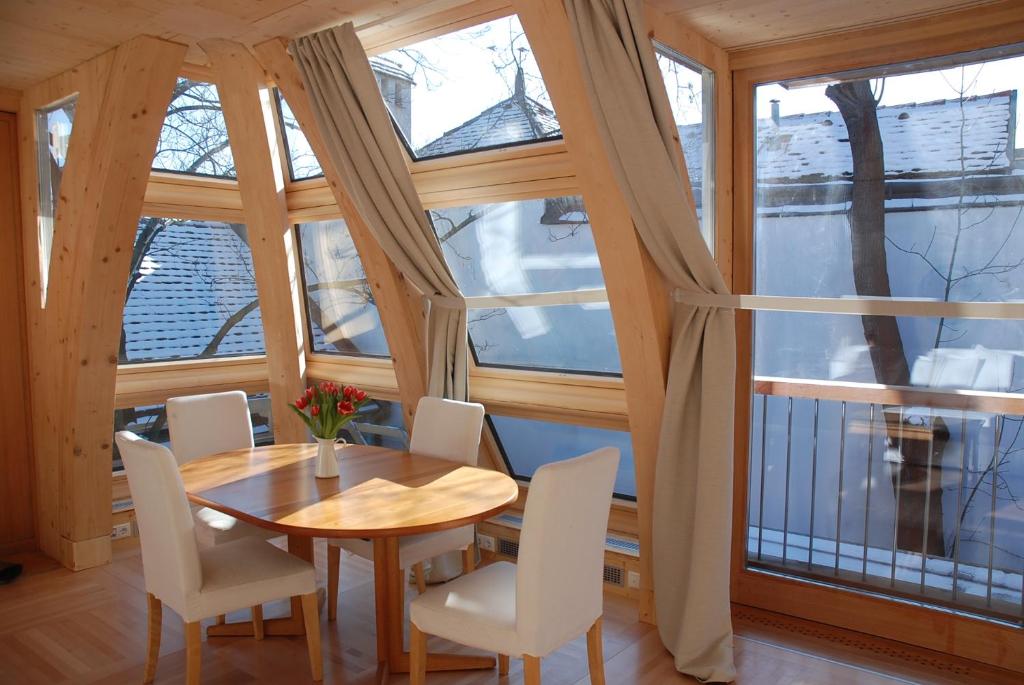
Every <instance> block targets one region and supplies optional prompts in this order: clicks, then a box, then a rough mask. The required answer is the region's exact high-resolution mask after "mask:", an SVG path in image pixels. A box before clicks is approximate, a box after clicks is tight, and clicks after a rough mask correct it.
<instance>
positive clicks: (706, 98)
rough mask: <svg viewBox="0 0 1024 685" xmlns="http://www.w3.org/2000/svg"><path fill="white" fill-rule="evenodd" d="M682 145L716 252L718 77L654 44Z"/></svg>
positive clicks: (707, 236) (703, 223)
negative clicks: (716, 110)
mask: <svg viewBox="0 0 1024 685" xmlns="http://www.w3.org/2000/svg"><path fill="white" fill-rule="evenodd" d="M654 50H655V54H656V56H657V58H658V66H659V67H661V76H662V79H664V81H665V90H666V91H667V92H668V100H669V104H670V105H671V106H672V116H673V117H674V118H675V122H676V128H677V129H678V130H679V144H680V145H681V146H682V148H683V156H684V158H685V159H686V171H687V173H688V174H689V175H690V185H691V186H692V188H693V199H694V202H695V203H696V207H697V216H698V218H699V219H700V227H701V233H702V234H703V235H704V242H706V243H707V245H708V248H709V249H710V250H711V252H712V254H714V251H715V127H714V122H715V75H714V72H712V71H711V70H710V69H708V68H707V67H705V66H703V65H701V64H699V63H697V62H695V61H693V60H691V59H689V58H687V57H684V56H683V55H680V54H679V53H678V52H676V51H674V50H672V49H670V48H668V47H665V46H664V45H661V44H659V43H655V44H654Z"/></svg>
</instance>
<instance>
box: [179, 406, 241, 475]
mask: <svg viewBox="0 0 1024 685" xmlns="http://www.w3.org/2000/svg"><path fill="white" fill-rule="evenodd" d="M167 427H168V428H169V429H170V433H171V450H172V451H173V452H174V457H175V458H176V459H177V460H178V463H179V464H185V463H187V462H190V461H192V460H193V459H198V458H199V457H205V456H207V455H210V454H216V453H218V452H227V451H228V450H240V449H245V448H246V447H252V446H253V444H254V443H253V439H252V417H250V416H249V400H248V398H247V397H246V396H245V393H244V392H242V391H241V390H232V391H230V392H215V393H210V394H209V395H190V396H188V397H172V398H171V399H169V400H167Z"/></svg>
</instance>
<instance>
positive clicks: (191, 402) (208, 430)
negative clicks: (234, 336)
mask: <svg viewBox="0 0 1024 685" xmlns="http://www.w3.org/2000/svg"><path fill="white" fill-rule="evenodd" d="M167 428H168V430H169V431H170V434H171V451H172V452H173V453H174V458H175V459H177V460H178V465H179V466H181V465H184V464H187V463H188V462H190V461H192V460H193V459H198V458H199V457H206V456H209V455H211V454H217V453H218V452H227V451H229V450H239V449H245V448H246V447H252V446H253V444H254V443H253V437H252V418H251V417H250V416H249V400H248V398H247V397H246V396H245V393H244V392H242V391H241V390H233V391H230V392H216V393H210V394H208V395H190V396H188V397H172V398H170V399H169V400H167ZM192 515H193V516H194V517H195V520H196V539H197V540H198V541H199V544H200V546H202V547H212V546H214V545H219V544H221V543H224V542H230V541H231V540H238V539H239V538H243V537H258V538H262V539H264V540H269V539H270V538H273V537H278V535H279V534H278V533H275V532H273V531H270V530H267V529H266V528H260V527H259V526H253V525H250V524H248V523H245V522H244V521H239V520H238V519H236V518H235V517H234V516H229V515H228V514H225V513H222V512H219V511H217V510H216V509H210V508H209V507H200V506H194V507H192Z"/></svg>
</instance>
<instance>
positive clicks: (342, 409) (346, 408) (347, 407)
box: [338, 400, 356, 416]
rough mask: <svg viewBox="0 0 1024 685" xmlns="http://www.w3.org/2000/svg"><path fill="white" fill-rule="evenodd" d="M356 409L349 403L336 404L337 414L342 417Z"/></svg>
mask: <svg viewBox="0 0 1024 685" xmlns="http://www.w3.org/2000/svg"><path fill="white" fill-rule="evenodd" d="M355 410H356V408H355V407H354V406H353V405H352V403H351V402H349V401H347V400H346V401H344V402H338V413H339V414H341V415H342V416H348V415H349V414H352V413H353V412H355Z"/></svg>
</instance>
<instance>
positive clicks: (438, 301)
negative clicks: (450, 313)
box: [427, 295, 466, 309]
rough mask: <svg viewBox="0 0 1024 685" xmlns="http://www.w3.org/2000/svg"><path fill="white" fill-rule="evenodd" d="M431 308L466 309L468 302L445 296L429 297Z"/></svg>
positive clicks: (460, 298)
mask: <svg viewBox="0 0 1024 685" xmlns="http://www.w3.org/2000/svg"><path fill="white" fill-rule="evenodd" d="M427 299H428V300H430V304H431V306H434V307H444V308H445V309H465V308H466V300H465V298H463V297H446V296H445V295H427Z"/></svg>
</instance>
